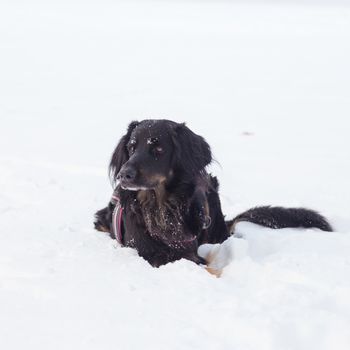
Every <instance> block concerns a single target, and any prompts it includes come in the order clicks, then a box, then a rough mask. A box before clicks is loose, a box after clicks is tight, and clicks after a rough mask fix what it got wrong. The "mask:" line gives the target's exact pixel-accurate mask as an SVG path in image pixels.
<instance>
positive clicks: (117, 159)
mask: <svg viewBox="0 0 350 350" xmlns="http://www.w3.org/2000/svg"><path fill="white" fill-rule="evenodd" d="M138 125H139V122H136V121H133V122H131V123H130V124H129V126H128V131H127V132H126V134H125V135H124V136H123V137H122V138H121V139H120V141H119V143H118V145H117V147H116V148H115V150H114V152H113V154H112V158H111V161H110V163H109V176H110V179H111V181H112V183H115V181H116V177H117V175H118V173H119V171H120V169H121V167H122V166H123V164H124V163H126V162H127V161H128V159H129V153H128V150H127V148H126V146H127V144H128V142H129V140H130V136H131V133H132V132H133V130H134V129H135V128H136V127H137V126H138Z"/></svg>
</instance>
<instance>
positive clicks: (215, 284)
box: [0, 0, 350, 350]
mask: <svg viewBox="0 0 350 350" xmlns="http://www.w3.org/2000/svg"><path fill="white" fill-rule="evenodd" d="M0 57H1V65H0V76H1V80H0V96H1V100H0V120H1V124H0V125H1V129H0V213H1V214H0V215H1V221H0V235H1V244H0V310H1V312H0V344H1V347H2V348H4V349H6V350H11V349H20V348H24V347H25V348H26V349H44V348H50V349H63V348H64V349H76V348H84V349H112V348H114V349H115V348H118V349H135V348H145V349H148V348H152V349H163V348H166V349H198V348H201V349H230V350H231V349H237V350H242V349H244V350H249V349H257V348H259V349H263V350H264V349H269V350H270V349H271V350H274V349H276V350H280V349H284V350H285V349H293V350H294V349H319V350H322V349H327V350H328V349H334V348H336V349H337V350H342V349H349V348H350V331H349V325H350V301H349V295H350V255H349V251H350V218H349V213H348V209H349V208H348V203H349V199H350V187H349V186H348V183H349V178H350V164H349V158H350V157H349V149H350V141H349V136H348V130H349V121H348V118H349V112H350V104H349V101H350V89H349V81H350V70H349V61H350V7H349V6H348V3H347V2H346V1H337V2H332V1H330V0H324V1H321V2H317V1H311V0H310V1H305V2H302V1H297V2H292V1H283V2H279V3H277V2H271V3H263V2H261V1H260V2H259V1H255V2H254V1H246V2H244V3H243V2H242V3H239V2H233V1H232V2H229V1H222V2H221V1H202V2H199V1H193V2H191V1H189V2H181V1H179V2H175V1H163V2H157V1H154V2H151V1H143V2H134V1H128V2H117V1H107V0H104V1H99V2H97V1H89V2H82V1H79V0H73V1H70V2H67V1H59V2H58V1H57V2H51V3H49V2H43V1H36V2H34V3H31V4H28V3H26V2H20V1H5V0H4V1H2V3H1V11H0ZM152 117H154V118H169V119H172V120H175V121H178V122H183V121H185V122H187V125H188V126H189V127H190V128H191V129H192V130H194V131H195V132H197V133H198V134H200V135H202V136H204V137H205V138H206V140H207V141H208V142H209V144H210V145H211V146H212V149H213V152H214V156H215V158H216V160H217V161H218V163H214V164H213V166H212V167H211V170H212V171H213V173H215V174H216V175H217V176H218V177H219V180H220V183H221V190H220V191H221V196H222V204H223V210H224V212H225V214H226V215H227V217H228V218H230V217H233V216H234V215H236V214H238V213H239V212H241V211H242V210H245V209H247V208H250V207H252V206H255V205H264V204H275V205H288V206H306V207H312V208H314V209H316V210H319V211H321V212H322V214H324V215H326V216H327V217H328V218H329V219H330V221H331V223H332V225H333V226H334V227H335V228H336V231H337V232H334V233H325V232H320V231H318V230H299V229H298V230H292V229H284V230H269V229H265V228H260V227H256V226H254V225H252V224H248V223H240V224H239V225H238V226H237V230H238V237H232V238H230V239H229V240H228V241H227V242H225V243H224V244H222V245H221V246H209V247H208V246H203V247H201V254H204V255H205V254H209V253H211V254H213V255H216V260H215V261H214V262H213V264H214V265H215V264H216V266H219V267H221V266H223V265H225V268H224V270H223V273H222V276H221V277H220V278H216V277H214V276H213V275H210V274H209V273H208V272H207V271H206V270H205V269H203V268H202V267H200V266H196V265H194V264H193V263H191V262H189V261H179V262H176V263H173V264H169V265H166V266H163V267H161V268H159V269H154V268H151V267H150V266H149V265H148V264H147V263H146V262H145V261H143V260H142V259H141V258H140V257H138V256H137V254H136V252H135V251H133V250H131V249H127V248H121V247H119V246H118V244H117V243H116V242H115V241H113V240H111V239H109V238H108V237H107V236H106V235H104V234H102V233H100V232H96V231H94V230H93V227H92V226H93V225H92V217H93V213H94V212H95V211H96V210H97V209H100V208H101V207H103V206H104V205H105V203H106V202H107V201H108V200H109V197H110V195H111V192H112V191H111V186H110V184H109V181H108V176H107V175H108V174H107V165H108V161H109V158H110V155H111V153H112V150H113V148H114V147H115V145H116V143H117V142H118V140H119V138H120V137H121V136H122V135H123V133H124V132H125V130H126V127H127V125H128V123H129V122H130V121H131V120H137V119H146V118H152ZM214 267H215V266H214Z"/></svg>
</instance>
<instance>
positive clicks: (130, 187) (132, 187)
mask: <svg viewBox="0 0 350 350" xmlns="http://www.w3.org/2000/svg"><path fill="white" fill-rule="evenodd" d="M119 184H120V187H121V188H122V189H123V190H127V191H147V190H154V189H155V188H156V187H157V186H156V185H146V184H136V183H133V182H130V181H123V180H122V181H119Z"/></svg>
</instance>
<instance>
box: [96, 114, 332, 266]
mask: <svg viewBox="0 0 350 350" xmlns="http://www.w3.org/2000/svg"><path fill="white" fill-rule="evenodd" d="M211 161H212V155H211V151H210V147H209V145H208V143H207V142H206V141H205V140H204V139H203V138H202V137H201V136H199V135H197V134H195V133H194V132H192V131H191V130H190V129H189V128H188V127H187V126H186V125H185V124H178V123H175V122H172V121H169V120H144V121H142V122H132V123H131V124H130V125H129V127H128V130H127V133H126V134H125V135H124V136H123V137H122V138H121V140H120V141H119V143H118V145H117V147H116V148H115V150H114V152H113V155H112V158H111V162H110V166H109V172H110V176H111V180H112V183H113V184H114V186H115V189H116V190H115V191H116V193H117V195H118V196H119V197H120V202H121V205H122V207H123V209H124V217H123V242H122V243H123V245H125V246H128V247H132V248H135V249H136V250H137V251H138V253H139V255H140V256H142V257H143V258H144V259H146V260H147V261H148V262H149V263H150V264H151V265H153V266H160V265H163V264H166V263H168V262H171V261H175V260H178V259H181V258H185V259H189V260H192V261H194V262H196V263H205V261H203V259H202V258H200V257H199V256H198V254H197V249H198V246H199V245H201V244H203V243H221V242H223V241H224V240H226V239H227V238H228V237H229V235H230V234H233V233H234V225H235V224H236V223H237V222H239V221H249V222H253V223H256V224H259V225H262V226H266V227H270V228H283V227H306V228H307V227H316V228H319V229H321V230H325V231H331V230H332V228H331V226H330V225H329V224H328V222H327V220H326V219H325V218H324V217H323V216H321V215H320V214H318V213H317V212H315V211H312V210H308V209H303V208H300V209H294V208H282V207H257V208H253V209H250V210H248V211H246V212H244V213H242V214H240V215H238V216H237V217H236V218H234V219H233V220H231V221H226V222H225V218H224V215H223V214H222V210H221V204H220V198H219V194H218V191H219V183H218V180H217V179H216V177H213V176H212V175H210V174H208V173H207V172H206V166H207V165H209V164H210V163H211ZM117 184H118V185H117ZM113 210H114V204H113V203H112V202H109V203H108V205H107V207H105V208H103V209H101V210H99V211H98V212H97V213H96V214H95V218H96V220H95V228H96V229H97V230H100V231H105V232H109V233H110V235H111V237H112V238H115V237H114V233H113V231H112V229H111V223H112V213H113Z"/></svg>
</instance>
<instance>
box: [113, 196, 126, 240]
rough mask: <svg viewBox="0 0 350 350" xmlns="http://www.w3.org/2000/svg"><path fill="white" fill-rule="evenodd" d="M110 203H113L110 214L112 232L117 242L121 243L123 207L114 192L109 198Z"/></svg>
mask: <svg viewBox="0 0 350 350" xmlns="http://www.w3.org/2000/svg"><path fill="white" fill-rule="evenodd" d="M111 203H112V204H114V205H115V207H114V210H113V214H112V232H113V234H114V237H115V239H116V240H117V242H118V243H119V244H123V241H124V239H123V238H124V237H123V212H124V209H123V207H122V206H121V204H120V198H119V196H118V195H116V193H115V192H114V193H113V195H112V198H111Z"/></svg>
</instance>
